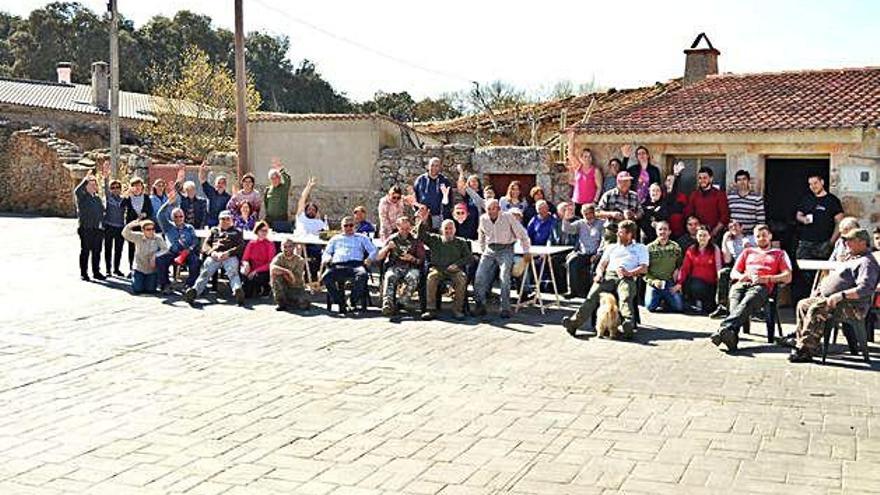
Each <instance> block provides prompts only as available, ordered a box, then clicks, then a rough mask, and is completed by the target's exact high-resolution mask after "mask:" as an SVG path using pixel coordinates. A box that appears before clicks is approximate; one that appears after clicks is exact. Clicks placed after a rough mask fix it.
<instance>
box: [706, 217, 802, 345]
mask: <svg viewBox="0 0 880 495" xmlns="http://www.w3.org/2000/svg"><path fill="white" fill-rule="evenodd" d="M772 240H773V234H772V233H771V232H770V228H769V227H767V225H765V224H759V225H756V226H755V244H756V245H757V247H751V246H750V247H747V248H745V249H744V250H743V252H742V254H740V255H739V257H738V258H737V259H736V264H734V266H733V271H731V273H730V277H731V279H733V280H735V281H736V282H735V283H734V285H733V287H731V289H730V315H729V316H727V318H725V319H724V321H722V322H721V326H720V327H719V328H718V330H717V331H716V332H715V333H714V334H712V343H713V344H715V345H716V346H717V345H720V344H721V343H724V345H725V346H727V350H728V351H735V350H736V347H737V344H738V342H739V329H740V327H742V325H743V323H745V321H746V320H747V319H748V318H749V317H751V316H752V314H754V313H756V312H757V311H759V310H760V309H761V308H763V307H764V303H765V302H767V297H768V296H769V295H770V293H771V292H772V291H773V287H774V286H775V285H776V284H779V283H783V284H785V283H789V282H791V261H790V260H789V259H788V254H786V253H785V251H783V250H781V249H776V248H774V247H771V246H770V242H771V241H772Z"/></svg>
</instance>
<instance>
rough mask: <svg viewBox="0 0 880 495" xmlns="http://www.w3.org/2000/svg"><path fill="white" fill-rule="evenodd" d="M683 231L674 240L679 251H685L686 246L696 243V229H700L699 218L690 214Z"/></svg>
mask: <svg viewBox="0 0 880 495" xmlns="http://www.w3.org/2000/svg"><path fill="white" fill-rule="evenodd" d="M684 225H685V233H684V235H683V236H681V237H679V238H678V239H676V240H675V243H676V244H678V247H680V248H681V252H682V253H684V252H685V251H687V248H689V247H691V246H693V245H694V244H696V243H697V231H698V230H700V219H699V218H697V217H695V216H693V215H691V216H689V217H687V220H686V221H685V224H684Z"/></svg>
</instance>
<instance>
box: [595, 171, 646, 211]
mask: <svg viewBox="0 0 880 495" xmlns="http://www.w3.org/2000/svg"><path fill="white" fill-rule="evenodd" d="M631 185H632V175H630V173H629V172H626V171H623V172H620V173H618V174H617V187H615V188H614V189H611V190H610V191H605V193H604V194H602V197H601V198H600V199H599V205H598V207H599V212H598V213H596V216H597V217H599V218H601V219H603V220H605V223H606V224H612V223H618V222H620V221H623V220H638V219H639V218H642V202H641V201H639V195H638V194H636V192H635V191H633V190H632V189H631V188H630V186H631Z"/></svg>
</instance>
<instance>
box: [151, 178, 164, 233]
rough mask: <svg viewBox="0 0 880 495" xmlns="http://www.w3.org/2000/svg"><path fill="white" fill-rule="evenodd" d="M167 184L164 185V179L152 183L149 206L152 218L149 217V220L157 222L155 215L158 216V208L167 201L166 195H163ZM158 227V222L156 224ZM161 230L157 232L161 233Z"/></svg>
mask: <svg viewBox="0 0 880 495" xmlns="http://www.w3.org/2000/svg"><path fill="white" fill-rule="evenodd" d="M167 185H168V184H166V183H165V179H156V180H154V181H153V188H152V189H151V190H150V206H152V207H153V208H152V209H153V216H152V217H150V220H152V221H154V222H157V220H158V219H157V218H156V215H158V214H159V208H161V207H162V205H164V204H165V202H166V201H168V195H167V194H166V193H165V188H166V187H167ZM157 227H158V222H157ZM161 231H162V229H161V228H159V230H158V231H157V232H161Z"/></svg>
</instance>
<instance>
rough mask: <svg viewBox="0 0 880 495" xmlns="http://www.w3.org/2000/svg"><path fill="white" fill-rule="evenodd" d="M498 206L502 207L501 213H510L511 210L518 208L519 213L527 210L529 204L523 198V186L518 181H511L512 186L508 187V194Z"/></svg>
mask: <svg viewBox="0 0 880 495" xmlns="http://www.w3.org/2000/svg"><path fill="white" fill-rule="evenodd" d="M498 205H499V206H500V207H501V211H508V210H510V209H511V208H518V209H519V211H523V210H525V209H526V206H528V205H529V203H528V201H526V199H525V198H524V197H523V194H522V186H521V185H520V183H519V181H518V180H512V181H510V184H509V185H508V186H507V194H505V195H504V196H502V197H501V200H499V201H498Z"/></svg>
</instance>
